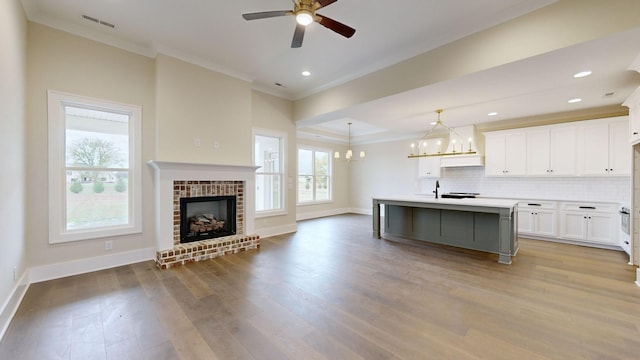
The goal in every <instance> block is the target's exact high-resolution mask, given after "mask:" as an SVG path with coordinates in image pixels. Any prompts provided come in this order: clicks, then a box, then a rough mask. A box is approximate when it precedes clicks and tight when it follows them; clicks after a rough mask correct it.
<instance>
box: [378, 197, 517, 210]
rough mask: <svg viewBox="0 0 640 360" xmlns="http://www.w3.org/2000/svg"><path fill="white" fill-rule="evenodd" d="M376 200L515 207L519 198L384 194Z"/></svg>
mask: <svg viewBox="0 0 640 360" xmlns="http://www.w3.org/2000/svg"><path fill="white" fill-rule="evenodd" d="M373 199H375V200H382V201H383V202H384V200H392V201H409V202H419V203H426V204H447V205H468V206H483V207H496V208H513V207H515V206H516V205H517V204H518V200H512V199H494V198H465V199H450V198H447V199H442V198H438V199H436V198H435V197H434V196H432V195H384V196H374V197H373Z"/></svg>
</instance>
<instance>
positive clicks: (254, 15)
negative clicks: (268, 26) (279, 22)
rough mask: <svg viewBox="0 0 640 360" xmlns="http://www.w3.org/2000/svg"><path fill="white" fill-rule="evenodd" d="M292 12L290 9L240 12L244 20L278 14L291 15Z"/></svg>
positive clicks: (276, 15)
mask: <svg viewBox="0 0 640 360" xmlns="http://www.w3.org/2000/svg"><path fill="white" fill-rule="evenodd" d="M292 14H293V12H292V11H290V10H281V11H263V12H255V13H249V14H242V17H243V18H244V19H245V20H258V19H267V18H272V17H278V16H286V15H292Z"/></svg>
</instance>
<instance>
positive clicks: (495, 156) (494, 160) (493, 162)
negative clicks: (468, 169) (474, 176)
mask: <svg viewBox="0 0 640 360" xmlns="http://www.w3.org/2000/svg"><path fill="white" fill-rule="evenodd" d="M484 141H485V145H484V149H485V158H484V172H485V175H486V176H503V175H504V174H505V173H504V172H505V170H506V168H505V149H506V145H505V144H506V141H505V135H504V134H501V135H487V136H486V137H485V139H484Z"/></svg>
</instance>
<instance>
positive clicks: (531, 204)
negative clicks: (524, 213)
mask: <svg viewBox="0 0 640 360" xmlns="http://www.w3.org/2000/svg"><path fill="white" fill-rule="evenodd" d="M527 205H529V206H542V204H527Z"/></svg>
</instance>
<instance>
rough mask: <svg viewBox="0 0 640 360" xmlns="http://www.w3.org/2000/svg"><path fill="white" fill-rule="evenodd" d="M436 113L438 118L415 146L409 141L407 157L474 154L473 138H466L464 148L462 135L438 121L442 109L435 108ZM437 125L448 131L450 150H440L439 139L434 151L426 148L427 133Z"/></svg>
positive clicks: (429, 133)
mask: <svg viewBox="0 0 640 360" xmlns="http://www.w3.org/2000/svg"><path fill="white" fill-rule="evenodd" d="M436 113H438V120H437V121H436V122H435V124H433V127H432V128H431V129H429V131H427V133H426V134H425V135H424V136H423V137H422V138H421V139H420V140H418V145H417V148H416V144H415V143H411V154H409V156H407V157H409V158H420V157H428V156H446V155H471V154H475V153H476V151H475V150H473V139H472V138H469V139H468V140H467V148H466V149H465V146H464V145H465V144H464V140H463V139H462V136H460V134H458V133H457V132H456V131H455V130H453V129H452V128H450V127H448V126H447V125H445V124H443V123H442V121H440V114H441V113H442V109H438V110H436ZM438 127H441V128H444V129H445V130H447V131H448V132H449V141H450V142H451V144H449V147H450V148H451V151H449V152H446V151H442V149H441V146H442V142H441V141H440V140H438V143H437V144H438V148H437V151H436V152H431V153H430V152H429V150H428V147H427V141H428V137H429V135H431V133H432V132H433V130H435V129H436V128H438ZM454 136H455V137H454ZM458 149H459V150H458Z"/></svg>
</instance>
